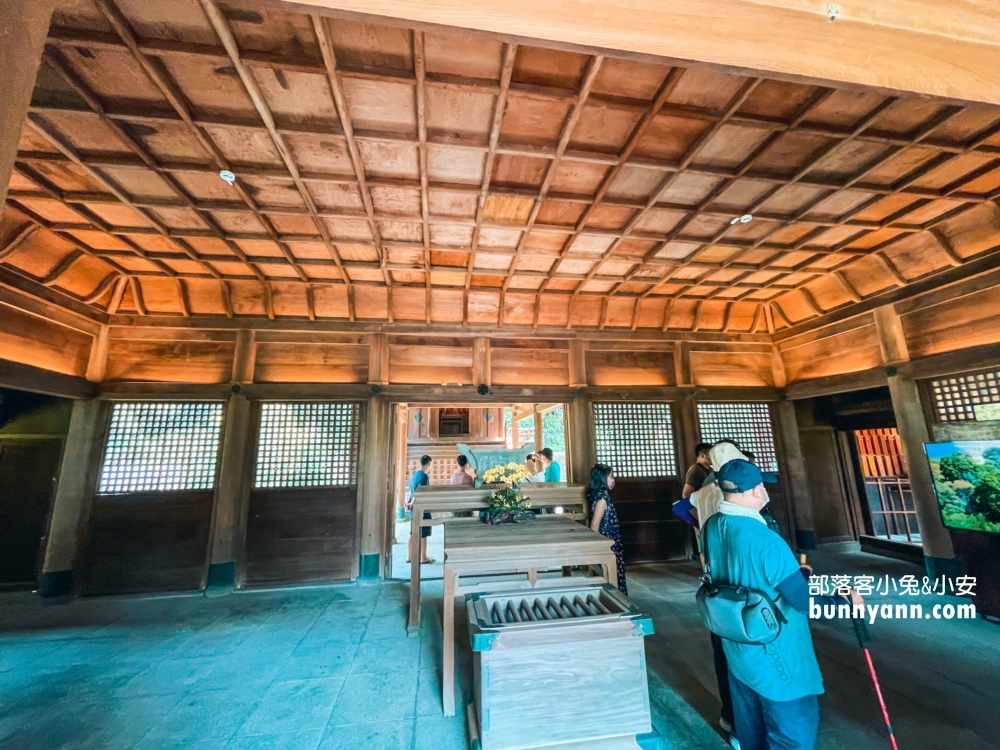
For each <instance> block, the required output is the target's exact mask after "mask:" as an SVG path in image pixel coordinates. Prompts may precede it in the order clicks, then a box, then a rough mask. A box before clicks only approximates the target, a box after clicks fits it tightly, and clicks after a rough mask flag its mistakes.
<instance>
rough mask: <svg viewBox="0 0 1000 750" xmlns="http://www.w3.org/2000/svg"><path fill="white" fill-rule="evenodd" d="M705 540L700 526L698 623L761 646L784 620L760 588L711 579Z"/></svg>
mask: <svg viewBox="0 0 1000 750" xmlns="http://www.w3.org/2000/svg"><path fill="white" fill-rule="evenodd" d="M707 541H708V535H707V534H705V530H704V529H702V542H701V546H702V551H703V552H704V554H705V573H704V575H703V576H702V577H701V581H702V584H701V587H700V588H699V589H698V594H697V596H696V599H697V602H698V612H699V613H700V614H701V621H702V623H703V624H704V626H705V627H706V628H708V629H709V630H710V631H712V632H713V633H715V634H716V635H717V636H719V637H720V638H725V639H726V640H727V641H734V642H735V643H746V644H757V645H761V646H763V645H766V644H768V643H770V642H771V641H773V640H774V639H775V638H777V637H778V633H780V632H781V624H782V623H784V622H788V620H786V619H785V616H784V614H782V612H781V610H780V609H779V608H778V605H777V604H775V602H774V601H773V600H772V599H771V597H770V596H768V595H767V594H765V593H764V592H763V591H760V590H758V589H752V588H748V587H747V586H734V585H732V584H730V583H720V582H718V581H714V580H712V568H711V564H710V563H709V562H708V560H709V557H708V546H707V544H706V542H707Z"/></svg>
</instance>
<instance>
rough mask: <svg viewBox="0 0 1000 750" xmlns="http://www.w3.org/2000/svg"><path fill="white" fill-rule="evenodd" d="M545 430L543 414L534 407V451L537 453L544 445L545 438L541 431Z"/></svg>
mask: <svg viewBox="0 0 1000 750" xmlns="http://www.w3.org/2000/svg"><path fill="white" fill-rule="evenodd" d="M544 431H545V415H544V414H542V413H541V412H540V411H539V410H538V407H537V406H536V407H535V452H536V453H537V452H538V451H540V450H541V449H542V448H544V447H545V438H544V436H543V433H544Z"/></svg>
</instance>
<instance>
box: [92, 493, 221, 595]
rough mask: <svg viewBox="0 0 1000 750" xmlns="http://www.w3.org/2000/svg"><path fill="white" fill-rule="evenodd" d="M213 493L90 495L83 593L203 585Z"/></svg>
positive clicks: (174, 589) (130, 591) (121, 592)
mask: <svg viewBox="0 0 1000 750" xmlns="http://www.w3.org/2000/svg"><path fill="white" fill-rule="evenodd" d="M211 523H212V492H211V491H208V492H145V493H137V494H133V495H98V496H96V497H95V498H94V503H93V508H92V511H91V518H90V532H89V539H88V542H87V545H86V552H85V555H84V559H85V561H84V565H83V571H82V589H83V593H84V594H126V593H141V592H146V591H185V590H191V589H199V588H201V587H202V586H203V585H204V581H205V575H206V571H207V561H208V536H209V529H210V527H211Z"/></svg>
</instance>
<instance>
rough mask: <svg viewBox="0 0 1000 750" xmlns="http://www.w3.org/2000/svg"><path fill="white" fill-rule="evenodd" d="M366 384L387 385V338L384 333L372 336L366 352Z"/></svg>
mask: <svg viewBox="0 0 1000 750" xmlns="http://www.w3.org/2000/svg"><path fill="white" fill-rule="evenodd" d="M368 382H369V383H371V384H372V385H388V384H389V337H388V336H386V335H385V334H384V333H375V334H372V340H371V345H370V348H369V350H368Z"/></svg>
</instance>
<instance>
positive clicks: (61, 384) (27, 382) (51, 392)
mask: <svg viewBox="0 0 1000 750" xmlns="http://www.w3.org/2000/svg"><path fill="white" fill-rule="evenodd" d="M0 386H2V387H4V388H14V389H17V390H19V391H30V392H31V393H43V394H45V395H46V396H61V397H63V398H93V397H94V396H96V395H97V393H98V388H97V384H96V383H90V382H88V381H87V380H86V379H85V378H79V377H75V376H73V375H64V374H63V373H61V372H52V371H51V370H43V369H42V368H40V367H33V366H31V365H24V364H21V363H20V362H10V361H8V360H6V359H0Z"/></svg>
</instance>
